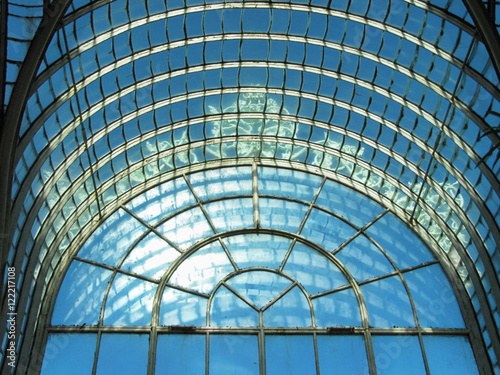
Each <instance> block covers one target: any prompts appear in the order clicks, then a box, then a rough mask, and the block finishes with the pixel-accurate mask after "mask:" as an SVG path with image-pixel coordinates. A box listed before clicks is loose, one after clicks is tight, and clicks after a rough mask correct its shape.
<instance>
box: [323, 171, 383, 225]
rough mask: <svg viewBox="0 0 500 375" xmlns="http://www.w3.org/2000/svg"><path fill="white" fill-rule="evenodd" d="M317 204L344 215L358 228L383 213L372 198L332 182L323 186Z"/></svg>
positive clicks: (327, 182)
mask: <svg viewBox="0 0 500 375" xmlns="http://www.w3.org/2000/svg"><path fill="white" fill-rule="evenodd" d="M316 204H317V205H318V206H321V207H324V208H326V209H328V210H330V211H332V212H334V213H336V214H339V215H342V216H343V217H345V218H346V219H347V220H349V221H350V222H351V223H353V224H355V225H357V226H358V227H362V226H364V225H366V224H368V223H369V222H370V221H372V220H373V219H375V217H376V216H377V215H379V214H381V213H382V212H383V209H382V207H381V206H379V205H378V204H377V203H375V202H374V201H373V200H371V199H370V198H368V197H365V196H364V195H362V194H361V193H358V192H357V191H355V190H353V189H350V188H348V187H346V186H344V185H342V184H340V183H338V182H334V181H330V180H328V181H326V182H325V184H324V185H323V188H322V189H321V193H320V194H319V196H318V199H317V200H316Z"/></svg>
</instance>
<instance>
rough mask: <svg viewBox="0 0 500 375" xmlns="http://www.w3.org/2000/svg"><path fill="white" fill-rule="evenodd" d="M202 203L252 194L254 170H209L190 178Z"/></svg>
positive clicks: (235, 168)
mask: <svg viewBox="0 0 500 375" xmlns="http://www.w3.org/2000/svg"><path fill="white" fill-rule="evenodd" d="M188 178H189V181H190V183H191V186H192V187H193V190H194V192H195V193H196V195H197V196H198V198H200V199H201V200H202V201H203V200H207V199H213V198H220V197H227V196H232V195H240V194H241V195H243V194H252V169H251V168H250V167H234V168H221V169H214V170H208V171H203V172H198V173H193V174H191V175H189V176H188Z"/></svg>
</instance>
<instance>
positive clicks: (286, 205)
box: [259, 198, 308, 233]
mask: <svg viewBox="0 0 500 375" xmlns="http://www.w3.org/2000/svg"><path fill="white" fill-rule="evenodd" d="M307 209H308V207H307V206H306V205H303V204H299V203H295V202H287V201H283V200H279V199H268V198H260V199H259V210H260V224H261V226H262V227H264V228H274V229H282V230H285V231H287V232H291V233H296V232H297V230H298V229H299V226H300V223H301V222H302V220H304V217H305V215H306V212H307Z"/></svg>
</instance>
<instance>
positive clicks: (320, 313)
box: [312, 288, 361, 327]
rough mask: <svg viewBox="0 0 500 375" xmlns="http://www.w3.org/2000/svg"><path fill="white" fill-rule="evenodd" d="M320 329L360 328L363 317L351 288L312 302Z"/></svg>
mask: <svg viewBox="0 0 500 375" xmlns="http://www.w3.org/2000/svg"><path fill="white" fill-rule="evenodd" d="M312 303H313V306H314V316H315V317H316V326H318V327H333V326H339V327H360V326H361V315H360V313H359V305H358V300H357V299H356V296H355V295H354V291H353V290H352V289H351V288H349V289H345V290H341V291H338V292H335V293H332V294H327V295H325V296H322V297H318V298H314V299H313V300H312Z"/></svg>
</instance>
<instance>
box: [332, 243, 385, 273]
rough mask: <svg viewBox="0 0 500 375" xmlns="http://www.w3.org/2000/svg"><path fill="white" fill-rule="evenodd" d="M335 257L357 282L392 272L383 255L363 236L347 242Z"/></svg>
mask: <svg viewBox="0 0 500 375" xmlns="http://www.w3.org/2000/svg"><path fill="white" fill-rule="evenodd" d="M335 257H336V258H337V259H338V260H340V261H341V262H342V264H344V266H345V267H346V268H347V269H348V270H349V272H350V273H351V274H352V276H353V277H354V278H355V279H356V281H358V282H359V281H364V280H367V279H371V278H372V277H376V276H382V275H385V274H388V273H390V272H394V267H393V266H392V265H391V263H389V261H388V260H387V258H386V257H385V255H384V254H382V252H381V251H380V250H379V249H378V248H377V247H376V246H375V245H374V244H373V243H372V242H370V240H369V239H368V238H366V237H365V236H363V235H359V236H358V237H356V238H355V239H354V240H353V241H351V242H349V244H347V246H346V247H344V248H343V249H342V250H340V251H339V252H338V253H336V254H335Z"/></svg>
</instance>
